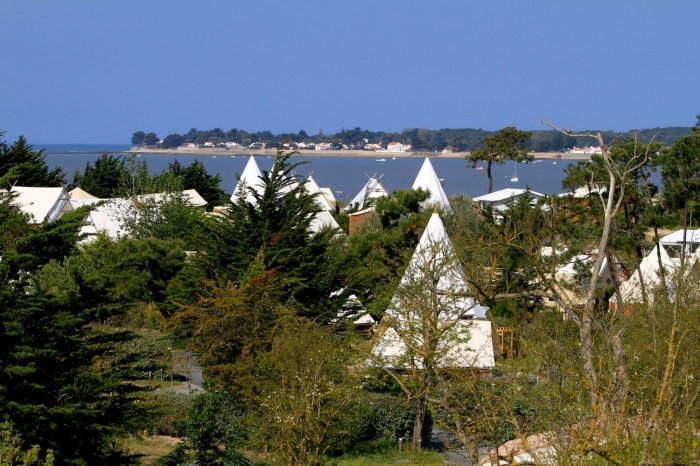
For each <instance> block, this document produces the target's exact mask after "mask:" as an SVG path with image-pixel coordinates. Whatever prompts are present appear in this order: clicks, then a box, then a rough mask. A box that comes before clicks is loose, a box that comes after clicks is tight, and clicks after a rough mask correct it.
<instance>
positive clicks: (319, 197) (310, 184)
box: [304, 175, 335, 211]
mask: <svg viewBox="0 0 700 466" xmlns="http://www.w3.org/2000/svg"><path fill="white" fill-rule="evenodd" d="M304 186H305V187H306V190H307V191H308V192H309V194H311V195H312V196H314V200H315V201H316V204H317V205H318V206H319V207H320V208H321V209H323V210H328V211H332V210H335V209H334V208H333V206H332V205H331V203H330V202H328V199H326V196H325V194H323V192H322V191H321V188H319V187H318V184H317V183H316V181H314V178H313V177H312V176H311V175H309V177H308V178H307V179H306V182H305V184H304Z"/></svg>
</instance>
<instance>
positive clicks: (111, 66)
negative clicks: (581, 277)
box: [0, 0, 700, 143]
mask: <svg viewBox="0 0 700 466" xmlns="http://www.w3.org/2000/svg"><path fill="white" fill-rule="evenodd" d="M698 24H700V2H695V1H690V0H687V1H674V2H651V1H634V2H633V1H613V2H609V1H601V2H597V1H588V2H561V1H560V2H555V1H538V0H531V1H514V0H509V1H498V0H493V1H476V0H459V1H437V0H436V1H428V0H424V1H410V0H402V1H389V0H387V1H384V0H374V1H363V0H354V1H351V2H350V1H345V2H342V1H335V0H334V1H329V0H318V1H314V0H309V1H304V2H290V1H283V0H278V1H273V0H269V1H265V0H260V1H258V0H255V1H252V0H251V1H247V2H243V1H206V0H202V1H194V0H192V1H181V0H168V1H156V0H149V1H130V0H126V1H125V0H119V1H110V2H107V1H87V0H86V1H77V0H76V1H71V0H66V1H61V2H57V1H48V0H47V1H32V0H25V1H21V2H20V1H11V0H0V66H1V69H2V71H1V72H0V130H5V131H6V135H5V139H6V140H14V139H15V138H16V137H17V136H18V135H19V134H24V135H25V136H26V137H27V138H28V139H29V141H30V142H35V143H128V142H129V141H130V137H131V134H132V133H133V132H134V131H136V130H144V131H155V132H156V133H157V134H158V135H159V136H160V137H164V136H165V135H167V134H169V133H174V132H178V133H182V132H186V131H187V130H188V129H189V128H191V127H195V128H198V129H210V128H214V127H221V128H223V129H224V130H228V129H230V128H234V127H235V128H242V129H246V130H248V131H257V130H265V129H269V130H271V131H273V132H297V131H299V130H301V129H304V130H306V131H307V132H308V133H310V134H315V133H316V132H318V130H319V129H323V130H324V132H326V133H329V132H335V131H339V130H340V129H341V128H342V127H346V128H350V127H355V126H360V127H362V128H367V129H371V130H385V131H400V130H402V129H404V128H409V127H428V128H431V129H438V128H446V127H452V128H463V127H474V128H484V129H487V130H496V129H499V128H501V127H504V126H511V125H515V126H517V127H519V128H522V129H538V128H540V125H538V123H537V122H538V121H539V120H540V119H542V118H543V117H544V116H545V115H548V116H549V118H550V119H551V120H552V121H553V122H554V123H556V124H559V125H560V126H563V127H571V128H576V129H586V128H596V129H606V130H607V129H610V130H616V131H627V130H630V129H641V128H650V127H657V126H691V125H692V124H694V123H695V115H696V114H698V113H700V85H698V83H699V82H700V59H698V56H697V45H698V37H697V27H698Z"/></svg>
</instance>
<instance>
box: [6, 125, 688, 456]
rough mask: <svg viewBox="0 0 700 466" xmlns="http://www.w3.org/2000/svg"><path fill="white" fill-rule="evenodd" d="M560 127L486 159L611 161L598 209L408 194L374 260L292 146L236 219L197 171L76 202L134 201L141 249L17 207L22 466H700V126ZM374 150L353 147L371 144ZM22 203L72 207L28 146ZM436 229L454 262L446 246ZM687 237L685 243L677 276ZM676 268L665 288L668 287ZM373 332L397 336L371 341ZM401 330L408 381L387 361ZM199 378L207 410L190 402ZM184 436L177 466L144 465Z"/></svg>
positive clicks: (132, 225)
mask: <svg viewBox="0 0 700 466" xmlns="http://www.w3.org/2000/svg"><path fill="white" fill-rule="evenodd" d="M544 123H545V124H546V125H548V127H549V128H551V131H542V132H533V133H532V134H529V133H528V132H523V131H518V130H517V129H515V128H504V129H503V130H501V131H499V132H497V133H494V134H491V133H487V132H478V137H479V141H483V145H482V146H478V145H474V146H473V147H470V148H471V149H474V151H475V152H474V154H473V156H474V157H477V159H478V160H485V159H486V157H490V158H492V159H493V160H494V161H495V163H498V160H511V159H512V160H517V159H519V158H520V159H524V158H526V157H527V153H528V150H531V149H532V147H531V146H528V145H527V143H528V138H529V141H530V142H533V141H534V138H535V137H536V135H537V134H539V133H546V134H547V135H548V137H550V136H551V137H552V140H555V139H556V140H558V139H561V140H562V141H567V140H569V139H567V138H570V139H574V140H576V141H579V140H580V141H588V142H587V144H596V145H599V146H601V148H602V153H601V154H600V155H596V154H594V155H593V156H592V157H591V159H590V160H586V161H581V162H579V163H578V164H576V165H570V166H569V168H567V173H566V177H565V179H564V182H563V187H564V188H565V189H569V190H571V191H576V192H577V193H580V192H582V193H583V194H581V195H578V194H572V195H570V196H562V197H558V196H554V197H548V196H543V197H541V198H538V197H536V196H534V195H533V194H532V193H525V194H524V195H523V196H521V197H518V198H517V199H513V200H511V201H508V202H505V203H504V204H502V205H498V206H497V205H490V206H484V207H483V208H478V207H477V206H475V204H474V202H473V201H472V200H471V199H469V198H466V197H461V196H460V197H453V198H451V199H450V203H449V208H447V207H439V206H437V207H436V206H428V205H426V204H425V202H426V200H427V199H428V195H429V193H427V192H425V191H423V190H421V189H416V190H400V191H396V192H395V193H393V195H392V196H389V197H383V198H380V199H378V200H376V202H375V203H374V204H370V205H369V207H373V208H374V214H371V215H368V216H367V217H366V218H365V220H364V221H363V222H361V223H360V224H358V225H355V226H354V229H353V233H352V235H349V233H350V229H349V227H347V228H346V227H345V226H349V225H350V220H349V218H348V214H347V213H345V212H344V211H343V210H342V209H341V208H338V209H337V210H336V211H335V212H332V215H333V216H334V217H335V218H337V219H338V222H337V223H338V224H339V225H343V226H344V227H343V228H341V229H334V228H332V227H329V226H326V227H323V228H320V229H318V230H317V231H314V230H313V229H312V228H311V226H312V221H313V219H314V218H315V216H316V215H318V214H319V213H320V212H321V207H320V206H319V204H318V203H317V198H316V196H315V195H312V194H311V193H310V192H309V191H308V190H307V188H306V186H307V185H306V180H305V179H304V178H303V177H301V176H299V175H296V174H295V173H296V172H298V171H299V170H298V169H297V167H298V165H299V164H294V163H292V162H291V160H292V159H291V157H290V156H291V153H289V152H284V151H283V150H282V148H281V147H280V149H279V150H278V154H277V157H276V160H275V164H274V166H273V167H272V169H270V170H269V171H268V170H263V171H262V176H261V177H260V178H259V179H258V180H256V184H255V185H252V186H249V185H246V186H244V187H243V189H242V191H241V192H240V194H239V195H238V196H236V197H234V198H233V200H231V201H229V194H228V193H224V192H223V191H222V190H221V189H220V188H219V182H220V178H219V177H218V175H212V174H209V173H207V172H206V170H205V169H204V166H203V165H202V164H201V163H199V162H197V161H195V162H193V163H192V164H191V165H189V166H187V167H183V166H181V165H180V164H179V163H178V162H175V163H173V164H171V165H170V166H169V167H168V168H167V169H166V170H164V171H163V172H162V173H159V174H155V175H153V174H149V172H148V170H147V166H146V164H145V162H139V161H138V160H137V159H136V158H135V157H128V158H122V157H118V156H117V157H115V156H111V155H106V154H105V155H104V156H102V157H101V158H99V159H98V160H96V161H95V162H91V163H88V164H87V165H86V167H85V169H84V170H83V171H82V172H80V171H78V172H76V173H75V174H74V176H73V179H72V180H70V183H69V188H71V189H72V188H77V187H79V188H81V189H83V190H85V191H87V192H89V193H91V194H94V195H98V194H99V197H100V198H102V199H110V198H119V199H126V200H130V201H133V202H130V204H129V205H130V206H131V207H130V208H129V210H127V211H125V214H124V215H123V217H122V218H121V225H120V226H121V227H122V228H123V232H124V233H123V235H121V236H119V237H111V236H109V235H108V234H105V233H97V234H96V235H93V236H92V237H89V238H88V237H86V235H85V234H84V233H81V232H84V231H85V230H84V229H83V227H84V226H85V224H86V221H87V220H86V219H87V216H88V213H89V212H90V209H91V207H90V206H87V207H80V208H77V209H75V210H73V211H67V212H65V213H64V214H63V215H62V216H61V217H60V218H58V219H57V220H55V221H52V222H48V221H44V222H40V223H39V224H37V225H30V224H29V222H28V217H27V214H25V213H24V212H23V211H22V209H21V208H19V207H20V206H18V205H17V203H16V202H15V201H16V193H14V192H13V191H12V190H11V189H10V190H8V191H3V192H2V193H0V255H1V260H0V282H1V284H0V368H1V369H2V370H0V464H44V465H51V464H54V465H92V464H106V465H122V464H124V465H126V464H139V463H140V464H159V465H172V466H176V465H189V464H197V465H253V464H259V465H260V464H270V465H275V464H284V465H322V464H334V463H336V464H378V463H380V462H399V461H400V462H402V463H404V462H406V463H414V464H434V463H435V460H436V459H437V458H436V455H435V454H434V453H430V452H427V453H426V452H420V451H418V448H424V449H425V448H427V446H428V440H429V438H430V435H431V432H432V428H433V427H434V426H435V427H439V428H442V429H447V430H449V431H451V432H452V433H453V435H454V436H455V437H456V438H458V439H459V440H460V441H461V442H462V443H463V449H464V450H467V451H469V452H471V453H469V454H471V455H472V456H473V459H475V460H476V459H478V452H479V451H481V452H482V456H483V455H484V454H483V451H486V452H487V453H488V454H491V456H490V457H488V456H487V457H486V459H485V461H492V464H497V463H496V462H497V461H498V458H497V456H498V455H500V459H502V460H504V461H515V458H514V457H515V456H516V452H518V454H521V455H524V454H527V455H530V457H531V458H533V459H532V460H531V461H530V463H529V464H531V463H534V464H563V463H568V464H616V465H628V464H629V465H632V464H692V463H696V462H697V461H698V460H700V446H699V445H700V441H699V439H698V429H699V428H700V425H699V424H700V373H698V367H700V355H699V354H698V352H697V346H698V344H700V337H699V336H698V332H697V328H698V326H699V325H700V321H699V320H698V319H699V316H700V313H698V309H700V294H699V293H698V289H700V287H699V286H698V285H699V284H700V261H698V260H696V259H697V256H698V254H699V253H698V249H697V246H698V244H700V240H698V239H697V238H696V237H694V236H692V235H688V234H686V232H687V231H690V230H692V229H693V225H694V224H696V223H697V219H698V218H699V217H698V215H699V214H700V211H699V210H698V206H700V190H698V187H697V186H698V183H697V180H698V179H699V178H700V165H699V164H698V160H700V117H698V123H697V124H696V125H695V126H694V127H693V128H689V129H688V131H687V132H685V131H683V134H682V135H680V134H677V137H676V136H674V137H675V139H674V141H675V142H673V141H672V143H669V142H667V141H665V140H661V139H660V138H659V137H655V136H653V135H652V136H648V135H645V136H644V137H642V135H641V134H640V135H639V137H634V135H627V134H625V135H617V137H616V138H610V137H609V136H608V135H607V134H605V133H601V132H587V131H586V132H575V131H570V130H566V129H561V128H559V127H557V126H555V125H554V124H552V123H550V122H549V121H545V122H544ZM357 130H358V131H357V133H353V135H352V136H351V135H347V134H345V133H350V132H348V131H343V132H341V133H342V135H343V137H345V138H346V139H344V140H343V139H339V142H342V143H353V144H354V143H356V141H360V140H362V139H365V137H361V136H367V133H364V132H362V131H361V130H359V128H358V129H357ZM232 131H234V130H232ZM235 131H236V133H235V135H234V134H233V133H232V135H231V137H233V138H241V139H240V141H241V143H242V142H243V141H245V140H246V139H244V138H250V140H251V141H253V139H254V138H255V137H258V138H260V136H261V135H260V134H258V135H257V136H256V135H250V134H248V133H245V134H242V133H244V132H238V131H237V130H235ZM407 131H408V130H407ZM420 131H421V130H416V135H415V137H417V138H418V137H421V136H418V132H420ZM426 131H427V130H426ZM445 131H446V130H445ZM474 131H477V130H474ZM190 133H191V134H190ZM190 133H188V134H189V135H188V136H187V137H189V138H194V139H193V141H195V142H196V141H197V140H198V139H197V138H205V139H207V140H211V138H212V137H219V138H221V139H224V138H228V137H229V136H228V135H227V134H226V133H223V132H221V133H219V132H218V130H214V132H213V133H212V134H214V133H216V134H223V136H213V135H211V134H210V135H206V136H202V135H201V134H200V132H198V131H196V130H192V131H190ZM301 133H302V132H300V133H299V134H298V135H296V136H302V134H301ZM319 133H320V132H319ZM409 133H410V131H409V132H405V134H404V135H408V134H409ZM402 134H403V133H402ZM430 134H433V133H425V134H424V136H425V137H426V141H427V140H429V137H432V136H430ZM135 136H136V135H135ZM143 136H144V137H145V136H147V135H146V134H145V133H144V135H143ZM303 136H306V137H307V138H308V135H306V134H304V135H303ZM335 136H337V135H335ZM395 136H396V135H395V134H392V135H391V137H390V139H395V140H396V139H399V138H398V137H395ZM399 136H401V134H399ZM139 137H140V136H139ZM153 137H155V135H153ZM316 137H317V138H326V137H327V136H325V135H321V134H319V135H317V136H316ZM262 139H265V137H262ZM305 139H306V138H305ZM309 139H311V138H309ZM367 139H369V138H367ZM271 140H272V139H271ZM375 140H376V139H375ZM407 142H408V141H407ZM410 142H411V143H413V142H414V141H413V139H410ZM137 143H138V142H137ZM443 143H447V141H446V140H443V142H440V144H443ZM451 143H454V141H452V142H451ZM480 143H481V142H480ZM431 144H433V143H431ZM435 144H437V142H435ZM464 144H467V143H466V142H464ZM577 144H580V145H583V144H581V143H579V142H577ZM667 146H668V147H667ZM431 147H432V146H431ZM434 147H436V148H439V146H438V145H436V146H434ZM464 147H466V145H465V146H464ZM479 147H481V149H480V148H479ZM477 159H475V160H477ZM659 169H660V170H661V181H662V183H663V185H662V186H654V184H653V183H652V179H651V176H650V174H651V172H652V171H654V170H659ZM0 180H2V181H3V182H4V183H5V184H6V186H5V187H6V188H11V187H13V186H61V185H62V184H63V183H67V182H69V180H66V179H65V174H64V173H62V172H61V171H60V170H58V171H57V170H53V171H51V170H48V167H47V166H46V163H45V160H44V158H43V155H42V152H41V151H35V150H34V149H33V148H32V147H31V146H30V145H29V144H27V142H26V141H25V140H24V139H23V138H20V139H19V140H18V141H17V142H15V143H14V144H12V145H8V144H7V143H5V142H0ZM185 189H196V190H197V191H198V192H199V193H200V194H201V195H202V197H204V199H205V201H206V203H207V205H206V206H205V208H204V209H201V208H198V207H194V206H192V205H190V204H189V203H188V202H185V199H184V196H182V191H183V190H185ZM162 193H166V194H168V195H167V196H163V197H162V198H160V199H161V200H159V201H158V202H156V201H153V199H155V197H154V196H151V197H147V196H144V195H154V194H162ZM103 202H106V201H103ZM97 205H103V204H99V203H98V204H97ZM214 207H218V208H217V209H216V210H215V211H214ZM338 207H343V206H338ZM443 226H444V229H442V228H443ZM431 229H432V230H431ZM426 230H429V231H432V232H438V233H440V234H442V232H444V233H445V237H447V238H449V240H445V239H444V238H441V241H439V242H433V243H430V242H428V243H426V242H424V240H423V239H422V238H424V233H425V232H426ZM670 230H681V232H682V233H681V236H682V238H683V239H682V240H681V241H680V243H674V244H673V245H672V246H669V247H668V251H670V252H668V251H667V249H664V248H665V247H666V246H664V245H663V244H662V239H663V236H664V231H670ZM438 236H439V235H438ZM433 239H434V238H433ZM417 251H419V252H420V254H418V253H417ZM662 254H664V255H665V256H664V257H668V258H667V259H663V260H662V259H661V255H662ZM672 256H673V257H672ZM416 257H418V258H419V259H420V260H417V259H416ZM656 257H659V259H658V261H657V262H656V264H665V266H662V267H658V266H657V267H656V268H654V267H652V269H651V272H653V273H650V274H647V272H644V273H643V272H642V271H643V270H648V269H645V267H646V266H644V265H643V264H644V263H648V262H649V261H653V260H655V258H656ZM676 259H677V260H676ZM645 261H646V262H645ZM664 261H665V262H664ZM416 270H419V271H420V273H418V272H416ZM604 270H607V271H609V272H606V273H607V275H606V274H605V273H604V272H603V271H604ZM562 271H564V272H562ZM564 275H566V277H564ZM446 276H449V277H450V279H449V280H447V281H446V280H445V277H446ZM453 277H458V278H459V281H456V280H454V279H453ZM635 280H637V282H635ZM633 282H635V283H638V286H636V287H635V288H634V290H633V291H635V292H636V291H637V290H638V291H639V293H638V294H636V295H634V296H636V298H634V299H632V298H631V297H630V296H633V295H632V294H630V293H629V292H628V290H629V286H630V284H631V283H633ZM445 283H449V284H450V286H448V287H446V285H445ZM455 283H460V284H461V285H460V286H456V285H454V284H455ZM467 298H469V299H471V300H472V301H469V302H470V303H471V304H470V305H469V306H468V307H469V309H464V306H463V304H462V301H463V300H466V299H467ZM397 303H398V304H397ZM348 306H349V307H348ZM477 306H484V307H488V312H487V314H488V317H487V319H489V320H490V322H488V327H489V328H491V327H492V328H493V331H494V337H493V339H494V343H495V345H494V347H495V348H496V353H497V354H496V356H497V358H496V361H495V366H494V367H493V368H487V370H478V369H483V368H477V367H469V368H465V367H463V366H460V368H455V367H448V366H445V365H444V364H442V363H441V361H444V358H445V355H446V354H447V353H449V349H450V348H452V347H454V346H456V345H459V344H462V343H465V342H468V341H469V340H470V339H473V338H475V332H476V327H475V326H473V325H472V326H471V327H467V328H468V329H470V330H468V331H466V332H462V333H460V332H456V330H455V329H456V328H458V326H459V325H461V323H463V322H465V321H464V320H462V319H461V318H462V312H463V311H465V310H474V309H476V308H477ZM360 308H362V309H360ZM361 310H366V311H367V313H368V314H369V315H370V316H371V317H373V318H374V320H375V321H376V322H379V324H378V326H377V327H376V328H374V332H372V331H370V332H369V333H368V334H367V333H364V332H361V331H358V330H357V329H356V326H355V324H354V321H355V318H356V316H357V315H358V314H357V313H359V312H361ZM480 312H481V311H480ZM483 312H485V313H486V311H483ZM382 319H383V320H382ZM389 330H391V331H394V332H396V334H397V335H399V337H400V338H401V340H402V341H404V342H406V346H407V347H408V350H407V351H406V353H405V354H404V357H403V359H402V360H401V363H402V364H408V365H404V366H402V365H400V364H397V363H396V362H394V363H393V365H392V364H389V363H388V362H387V361H386V360H382V358H381V357H380V356H377V354H376V353H374V352H373V348H375V346H376V344H377V341H378V339H379V338H381V335H383V334H385V333H386V332H388V331H389ZM383 332H384V333H383ZM508 335H510V337H508ZM409 360H410V363H408V362H407V361H409ZM407 367H408V369H406V368H407ZM402 368H403V370H402ZM199 369H201V372H202V379H203V380H202V382H200V383H201V384H202V387H201V388H202V389H201V390H200V389H199V388H200V387H196V389H193V390H189V388H195V387H194V385H196V384H195V382H194V381H195V379H196V377H194V376H193V375H192V374H193V373H194V372H196V371H199ZM158 436H161V437H162V438H164V439H165V438H167V439H168V441H167V442H162V444H161V447H162V448H161V449H160V450H159V453H158V454H157V455H153V457H151V458H147V457H145V456H143V457H140V456H138V455H136V454H135V452H136V451H137V448H139V449H140V448H142V447H143V448H145V447H144V445H145V444H146V443H147V442H146V440H149V441H150V439H156V438H159V437H158ZM400 439H401V440H400ZM409 439H411V440H410V441H409ZM400 441H401V442H402V443H401V445H402V447H403V449H404V451H403V452H401V453H399V451H398V449H399V446H398V445H399V442H400ZM506 442H510V443H509V444H507V445H510V446H513V447H514V449H513V450H510V451H509V452H505V453H503V454H501V450H497V449H495V448H493V447H494V446H495V447H498V446H499V445H502V444H505V443H506ZM504 448H505V447H504ZM138 451H143V450H138ZM156 456H157V458H156ZM366 458H369V459H366ZM489 458H490V459H489ZM481 459H484V458H483V457H482V458H481ZM147 461H148V462H149V463H147ZM22 462H23V463H22ZM516 464H517V463H516Z"/></svg>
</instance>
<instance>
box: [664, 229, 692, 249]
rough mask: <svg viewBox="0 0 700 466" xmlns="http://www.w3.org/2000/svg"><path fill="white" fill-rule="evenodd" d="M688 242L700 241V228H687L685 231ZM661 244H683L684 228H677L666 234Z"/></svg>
mask: <svg viewBox="0 0 700 466" xmlns="http://www.w3.org/2000/svg"><path fill="white" fill-rule="evenodd" d="M685 240H686V243H700V230H686V232H685ZM659 242H660V243H661V244H671V245H680V244H683V230H682V229H680V230H677V231H674V232H673V233H671V234H670V235H666V236H664V237H663V238H661V239H660V240H659Z"/></svg>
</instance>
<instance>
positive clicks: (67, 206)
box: [10, 186, 74, 225]
mask: <svg viewBox="0 0 700 466" xmlns="http://www.w3.org/2000/svg"><path fill="white" fill-rule="evenodd" d="M10 192H11V193H14V194H16V196H17V197H15V198H14V199H13V200H12V205H14V206H16V207H18V208H19V209H20V210H21V211H22V212H24V213H25V214H28V215H29V216H30V217H31V220H30V223H32V224H35V225H38V224H41V223H44V221H47V222H53V221H54V220H57V219H58V218H59V217H60V216H61V215H62V214H63V213H64V212H70V211H72V210H74V209H73V206H72V205H71V203H70V196H68V193H67V192H66V190H65V189H63V188H38V187H27V186H13V187H12V189H10Z"/></svg>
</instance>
